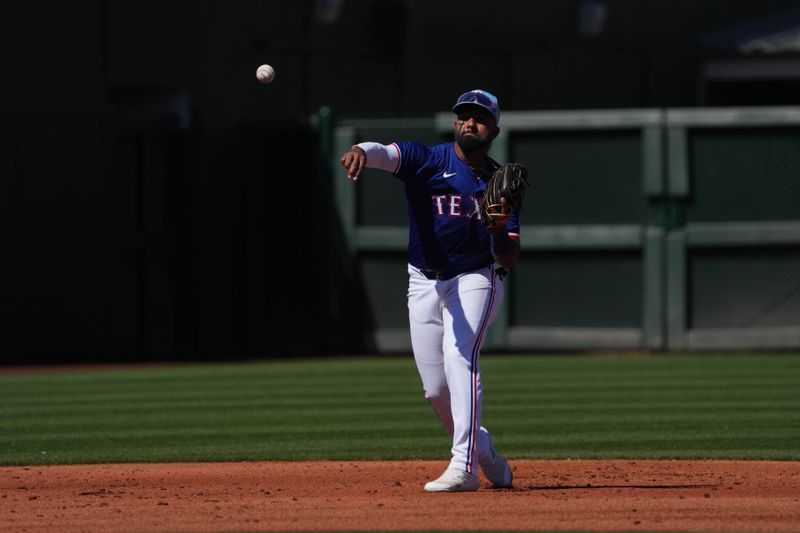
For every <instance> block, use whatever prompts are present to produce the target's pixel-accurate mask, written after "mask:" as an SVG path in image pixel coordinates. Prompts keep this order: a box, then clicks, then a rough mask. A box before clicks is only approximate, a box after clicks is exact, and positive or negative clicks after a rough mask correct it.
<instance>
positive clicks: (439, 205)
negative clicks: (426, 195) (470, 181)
mask: <svg viewBox="0 0 800 533" xmlns="http://www.w3.org/2000/svg"><path fill="white" fill-rule="evenodd" d="M431 201H432V202H433V212H434V214H435V215H437V216H448V217H459V218H470V217H472V216H473V215H475V214H476V213H479V212H480V211H479V209H478V207H479V202H478V200H477V199H476V198H475V197H474V196H473V195H471V194H470V195H462V194H434V195H432V196H431Z"/></svg>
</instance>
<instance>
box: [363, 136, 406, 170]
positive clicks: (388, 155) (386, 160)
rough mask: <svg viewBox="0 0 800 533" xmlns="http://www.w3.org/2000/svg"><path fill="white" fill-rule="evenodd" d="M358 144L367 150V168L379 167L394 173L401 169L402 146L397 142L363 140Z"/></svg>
mask: <svg viewBox="0 0 800 533" xmlns="http://www.w3.org/2000/svg"><path fill="white" fill-rule="evenodd" d="M356 146H358V147H359V148H361V149H362V150H364V152H366V154H367V168H377V169H380V170H385V171H387V172H392V173H394V172H397V171H398V170H399V169H400V148H398V146H397V145H396V144H394V143H392V144H390V145H385V144H380V143H375V142H363V143H358V144H357V145H356Z"/></svg>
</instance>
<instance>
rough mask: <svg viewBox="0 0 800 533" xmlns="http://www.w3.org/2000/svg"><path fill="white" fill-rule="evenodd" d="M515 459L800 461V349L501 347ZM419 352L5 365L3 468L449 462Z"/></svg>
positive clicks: (1, 385) (499, 379)
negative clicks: (799, 352) (622, 352)
mask: <svg viewBox="0 0 800 533" xmlns="http://www.w3.org/2000/svg"><path fill="white" fill-rule="evenodd" d="M482 366H483V368H484V394H485V397H484V398H485V400H484V407H485V408H484V415H485V418H484V419H485V421H486V423H487V425H488V426H489V427H490V428H491V430H492V432H493V434H494V436H495V441H496V442H497V444H498V445H499V446H501V447H502V449H503V451H504V452H505V453H506V454H508V455H509V456H511V457H552V458H563V457H630V458H636V457H643V458H644V457H675V458H681V457H683V458H695V457H715V458H722V457H730V458H758V457H763V458H782V459H798V458H800V451H798V447H800V445H799V444H798V443H800V429H798V428H800V415H798V413H800V395H799V394H798V393H797V392H796V391H797V390H800V357H792V356H786V355H775V356H766V355H753V356H746V355H744V356H733V355H725V356H658V357H606V356H604V357H576V356H551V357H543V356H529V357H521V356H517V357H512V356H497V355H489V356H485V357H484V359H483V363H482ZM447 441H448V439H447V437H446V435H444V432H443V431H442V430H441V428H440V426H439V423H438V421H437V420H436V418H435V416H434V415H433V413H432V411H431V410H430V408H429V406H428V404H427V402H425V400H424V399H423V396H422V390H421V387H420V383H419V377H418V376H417V373H416V369H415V367H414V363H413V360H412V359H411V358H410V357H405V358H376V359H352V360H347V359H345V360H315V361H308V360H306V361H292V362H270V363H240V364H228V365H185V366H175V367H162V368H152V369H137V370H128V371H119V372H107V371H106V372H87V373H63V374H38V375H26V376H0V463H2V464H37V463H59V462H65V463H71V462H105V461H110V462H117V461H119V462H121V461H132V460H136V461H142V460H144V461H174V460H202V461H212V460H214V461H216V460H259V459H382V458H387V459H404V458H443V457H445V456H446V455H447V450H448V448H449V444H448V442H447Z"/></svg>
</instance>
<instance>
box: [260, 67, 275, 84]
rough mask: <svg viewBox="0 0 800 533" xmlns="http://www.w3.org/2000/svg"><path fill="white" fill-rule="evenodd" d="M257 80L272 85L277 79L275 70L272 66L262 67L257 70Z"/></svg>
mask: <svg viewBox="0 0 800 533" xmlns="http://www.w3.org/2000/svg"><path fill="white" fill-rule="evenodd" d="M256 78H258V81H260V82H261V83H272V80H274V79H275V69H274V68H272V67H271V66H270V65H261V66H260V67H258V70H256Z"/></svg>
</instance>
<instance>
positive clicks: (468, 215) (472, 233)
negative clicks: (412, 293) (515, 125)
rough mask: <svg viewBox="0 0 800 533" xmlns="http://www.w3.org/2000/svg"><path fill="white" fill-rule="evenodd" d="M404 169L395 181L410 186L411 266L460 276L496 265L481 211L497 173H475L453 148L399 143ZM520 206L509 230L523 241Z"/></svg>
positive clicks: (450, 145)
mask: <svg viewBox="0 0 800 533" xmlns="http://www.w3.org/2000/svg"><path fill="white" fill-rule="evenodd" d="M395 146H397V148H398V150H399V152H400V165H399V167H398V168H397V170H396V171H395V176H397V177H398V178H399V179H400V180H402V181H403V183H404V184H405V192H406V201H407V203H408V223H409V239H408V262H409V263H410V264H412V265H413V266H415V267H417V268H419V269H421V270H437V271H444V272H447V273H451V274H460V273H462V272H469V271H471V270H477V269H480V268H484V267H487V266H489V265H491V264H493V263H494V257H493V256H492V253H491V251H490V240H489V232H488V231H486V227H485V226H484V225H483V223H482V222H481V220H480V218H479V217H480V214H479V213H480V210H479V209H478V205H479V203H480V201H481V198H483V194H484V193H485V192H486V184H487V183H488V181H489V178H490V177H491V175H492V172H494V170H495V169H496V168H498V167H499V166H500V165H499V164H498V163H497V162H496V161H493V160H491V159H490V160H489V161H490V167H489V168H487V169H486V170H485V171H483V172H481V171H477V172H476V171H475V170H473V169H472V168H471V167H470V166H469V165H468V164H466V163H465V162H463V161H462V160H461V159H459V158H458V156H457V155H456V152H455V146H454V144H453V143H446V144H439V145H436V146H432V147H426V146H424V145H423V144H420V143H418V142H402V143H395ZM520 209H521V205H517V206H516V207H515V209H514V211H513V213H512V214H511V216H510V217H509V220H508V223H507V224H506V228H507V230H508V233H509V234H510V235H511V236H516V237H519V211H520Z"/></svg>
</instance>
